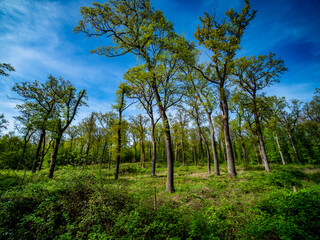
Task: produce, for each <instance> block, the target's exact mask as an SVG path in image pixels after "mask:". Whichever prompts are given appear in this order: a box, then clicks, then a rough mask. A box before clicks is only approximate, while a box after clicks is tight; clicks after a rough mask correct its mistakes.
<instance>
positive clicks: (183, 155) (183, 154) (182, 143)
mask: <svg viewBox="0 0 320 240" xmlns="http://www.w3.org/2000/svg"><path fill="white" fill-rule="evenodd" d="M181 148H182V165H183V166H185V165H186V163H185V161H186V159H185V158H186V157H185V153H184V142H183V137H182V138H181Z"/></svg>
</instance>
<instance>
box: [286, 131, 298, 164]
mask: <svg viewBox="0 0 320 240" xmlns="http://www.w3.org/2000/svg"><path fill="white" fill-rule="evenodd" d="M287 133H288V136H289V139H290V142H291V145H292V148H293V151H294V156H295V158H296V161H297V162H298V163H301V162H300V159H299V155H298V151H297V149H296V145H295V143H294V140H293V137H292V134H291V133H290V131H289V130H288V129H287Z"/></svg>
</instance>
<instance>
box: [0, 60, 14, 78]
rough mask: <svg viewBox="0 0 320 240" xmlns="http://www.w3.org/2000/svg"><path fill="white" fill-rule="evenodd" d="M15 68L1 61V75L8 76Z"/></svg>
mask: <svg viewBox="0 0 320 240" xmlns="http://www.w3.org/2000/svg"><path fill="white" fill-rule="evenodd" d="M14 71H15V69H14V67H12V66H11V65H10V64H8V63H0V76H4V77H8V76H9V73H7V72H14Z"/></svg>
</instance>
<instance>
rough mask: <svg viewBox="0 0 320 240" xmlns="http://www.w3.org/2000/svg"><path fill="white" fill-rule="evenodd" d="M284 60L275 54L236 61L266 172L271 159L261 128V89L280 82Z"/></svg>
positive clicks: (237, 78)
mask: <svg viewBox="0 0 320 240" xmlns="http://www.w3.org/2000/svg"><path fill="white" fill-rule="evenodd" d="M286 70H287V69H286V67H285V65H284V61H283V60H281V59H276V58H275V54H273V53H270V54H269V55H261V56H258V57H254V56H252V57H241V58H239V59H237V61H236V71H235V75H236V78H235V82H236V83H237V85H238V86H239V87H240V88H241V90H242V91H243V92H244V94H246V99H247V100H248V102H246V103H245V105H246V110H247V111H250V112H252V113H253V116H254V121H255V128H256V130H255V133H256V134H257V137H258V140H259V149H260V153H261V157H262V161H263V165H264V167H265V170H266V172H269V171H270V168H269V161H268V157H267V153H266V150H265V141H264V139H263V133H262V128H261V117H262V116H263V115H264V114H263V108H264V106H263V104H265V102H264V101H262V98H263V97H264V96H263V95H261V94H260V95H259V91H261V90H263V89H264V88H266V87H268V86H270V85H272V84H273V83H275V82H279V77H280V75H281V74H282V73H283V72H284V71H286Z"/></svg>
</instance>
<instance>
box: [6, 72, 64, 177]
mask: <svg viewBox="0 0 320 240" xmlns="http://www.w3.org/2000/svg"><path fill="white" fill-rule="evenodd" d="M56 82H57V81H56V79H55V78H54V77H53V76H52V75H49V77H48V80H47V81H46V82H45V83H40V82H39V81H37V80H35V81H33V82H22V83H16V84H15V85H14V87H13V88H12V90H13V91H14V92H16V93H17V94H18V95H19V96H20V97H22V99H21V100H22V101H24V103H23V104H18V105H17V108H18V109H20V110H23V109H25V110H27V111H30V113H31V114H32V116H33V118H32V125H33V126H34V127H35V128H37V129H38V130H39V131H40V137H39V141H38V146H37V150H36V153H35V157H34V161H33V166H32V172H33V173H34V172H35V171H36V169H37V166H38V164H39V157H40V151H41V146H42V144H43V141H44V138H45V132H46V130H47V128H48V126H49V125H50V121H49V120H50V119H52V116H53V115H54V112H55V111H56V109H57V108H56V106H57V104H58V101H59V99H58V96H57V95H56V93H55V92H54V91H53V89H54V88H55V86H56Z"/></svg>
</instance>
